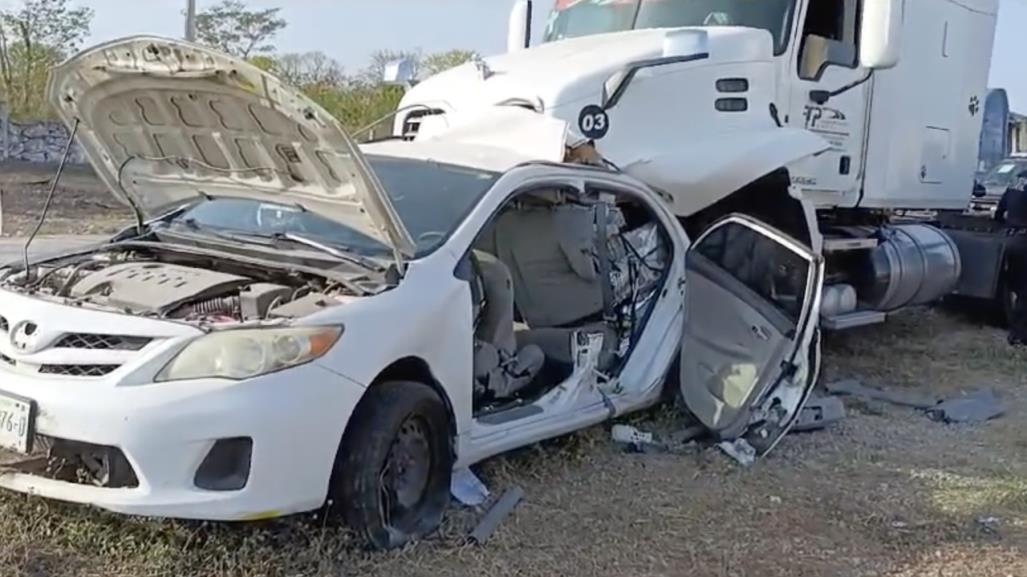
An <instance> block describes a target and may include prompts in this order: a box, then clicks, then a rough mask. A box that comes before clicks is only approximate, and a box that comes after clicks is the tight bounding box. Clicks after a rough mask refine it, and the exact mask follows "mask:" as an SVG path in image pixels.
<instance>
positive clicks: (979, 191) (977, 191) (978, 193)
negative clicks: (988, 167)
mask: <svg viewBox="0 0 1027 577" xmlns="http://www.w3.org/2000/svg"><path fill="white" fill-rule="evenodd" d="M987 194H988V191H987V189H985V188H984V185H983V184H981V183H980V182H978V181H976V180H975V181H974V192H973V197H974V198H983V197H984V196H985V195H987Z"/></svg>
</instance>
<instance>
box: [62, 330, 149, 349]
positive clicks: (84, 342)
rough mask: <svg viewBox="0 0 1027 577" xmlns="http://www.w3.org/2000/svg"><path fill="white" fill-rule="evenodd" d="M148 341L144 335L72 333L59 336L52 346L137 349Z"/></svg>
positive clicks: (63, 347) (64, 347)
mask: <svg viewBox="0 0 1027 577" xmlns="http://www.w3.org/2000/svg"><path fill="white" fill-rule="evenodd" d="M149 342H150V339H148V338H146V337H130V336H122V335H100V334H91V333H72V334H68V335H64V336H63V337H61V338H60V340H58V341H57V342H56V343H54V345H53V346H54V348H57V349H89V350H100V351H138V350H140V349H142V348H143V347H145V346H146V345H147V344H149Z"/></svg>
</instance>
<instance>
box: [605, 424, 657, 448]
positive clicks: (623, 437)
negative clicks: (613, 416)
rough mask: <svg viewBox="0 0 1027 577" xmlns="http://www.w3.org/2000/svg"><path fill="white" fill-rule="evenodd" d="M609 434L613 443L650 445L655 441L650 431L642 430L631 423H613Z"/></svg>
mask: <svg viewBox="0 0 1027 577" xmlns="http://www.w3.org/2000/svg"><path fill="white" fill-rule="evenodd" d="M610 435H611V436H612V437H613V441H614V442H615V443H623V444H625V445H651V444H653V443H655V442H656V439H655V437H653V434H652V433H646V432H643V431H642V430H640V429H637V428H635V427H632V426H631V425H614V426H613V428H612V429H610Z"/></svg>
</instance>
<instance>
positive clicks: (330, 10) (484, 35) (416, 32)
mask: <svg viewBox="0 0 1027 577" xmlns="http://www.w3.org/2000/svg"><path fill="white" fill-rule="evenodd" d="M72 2H73V3H75V4H77V5H84V6H89V7H91V8H92V9H93V10H94V11H95V17H94V18H93V27H92V37H91V38H90V43H92V42H100V41H104V40H109V39H112V38H117V37H119V36H126V35H129V34H136V33H152V34H159V35H162V36H181V35H182V30H183V17H182V9H183V7H184V6H185V0H72ZM18 3H19V2H18V1H17V0H0V7H11V6H13V5H15V4H18ZM214 3H216V0H197V4H198V6H199V8H200V9H201V10H202V9H203V8H204V7H205V6H209V5H212V4H214ZM247 4H249V5H250V6H252V7H255V8H258V7H259V8H273V7H280V8H281V9H282V15H283V16H284V17H285V19H286V20H288V22H289V25H288V27H287V28H286V29H285V30H283V31H282V32H281V33H280V34H279V37H278V38H277V41H276V44H277V46H278V48H279V50H281V51H284V52H306V51H310V50H320V51H322V52H324V53H326V54H328V55H329V56H332V57H333V58H335V59H336V60H338V61H339V62H341V63H342V64H343V65H344V66H345V67H346V68H347V70H349V71H350V72H355V71H356V70H358V69H360V68H362V67H363V66H364V64H365V63H366V62H367V60H368V57H369V55H370V54H371V52H373V51H375V50H378V49H393V50H416V49H422V50H424V51H425V52H436V51H444V50H449V49H455V48H460V49H469V50H475V51H478V52H479V53H481V54H484V55H489V54H495V53H498V52H501V51H503V49H504V47H505V45H506V25H507V16H508V14H509V10H510V6H511V5H512V4H513V0H373V1H365V0H248V2H247ZM536 5H537V7H536V12H537V14H536V18H535V22H536V28H537V29H538V31H537V33H536V37H538V36H539V35H541V27H542V25H543V24H544V20H545V13H547V12H548V11H549V7H550V6H551V5H552V0H539V1H537V2H536ZM1025 31H1027V0H1000V9H999V17H998V31H997V33H996V38H995V55H994V58H993V59H992V64H991V81H990V86H992V87H1002V88H1005V89H1006V90H1007V91H1009V95H1010V99H1011V101H1012V107H1013V109H1014V110H1016V111H1019V112H1022V113H1027V66H1025V65H1024V64H1023V62H1024V60H1025V58H1027V34H1025Z"/></svg>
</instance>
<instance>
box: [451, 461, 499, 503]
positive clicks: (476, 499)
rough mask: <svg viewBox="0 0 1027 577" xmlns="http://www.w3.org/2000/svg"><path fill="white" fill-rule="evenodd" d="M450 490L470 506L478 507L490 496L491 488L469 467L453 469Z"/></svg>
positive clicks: (460, 500)
mask: <svg viewBox="0 0 1027 577" xmlns="http://www.w3.org/2000/svg"><path fill="white" fill-rule="evenodd" d="M449 492H450V493H451V494H452V495H453V498H455V499H456V500H457V501H459V502H460V503H462V504H463V505H466V506H468V507H477V506H478V505H481V504H482V503H484V502H485V501H487V500H488V498H489V495H490V493H489V488H488V487H486V486H485V483H482V482H481V479H479V478H478V476H477V475H475V474H474V472H473V471H471V470H470V469H468V468H464V469H457V470H455V471H453V479H452V481H451V482H450V488H449Z"/></svg>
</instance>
